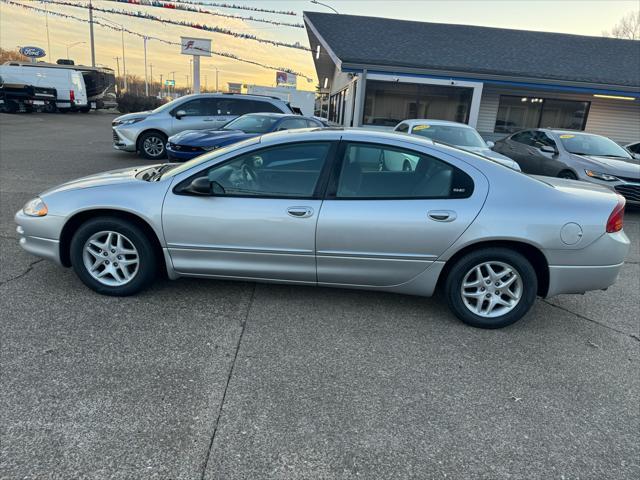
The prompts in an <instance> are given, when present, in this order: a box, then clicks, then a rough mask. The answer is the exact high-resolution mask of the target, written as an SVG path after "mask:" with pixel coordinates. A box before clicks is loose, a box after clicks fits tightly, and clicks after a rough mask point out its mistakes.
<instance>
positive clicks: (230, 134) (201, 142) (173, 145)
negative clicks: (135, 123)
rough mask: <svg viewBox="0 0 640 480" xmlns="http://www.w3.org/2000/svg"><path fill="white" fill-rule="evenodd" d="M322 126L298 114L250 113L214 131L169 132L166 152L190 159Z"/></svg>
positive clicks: (172, 155)
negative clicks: (260, 138)
mask: <svg viewBox="0 0 640 480" xmlns="http://www.w3.org/2000/svg"><path fill="white" fill-rule="evenodd" d="M322 127H324V125H323V124H322V122H320V121H319V120H316V119H315V118H310V117H302V116H300V115H287V114H281V113H251V114H247V115H243V116H241V117H238V118H236V119H235V120H232V121H230V122H229V123H227V124H226V125H224V126H223V127H221V128H220V129H217V130H186V131H184V132H180V133H178V134H176V135H173V136H172V137H169V141H168V143H167V154H168V156H169V158H170V159H171V160H179V161H184V160H191V159H192V158H195V157H197V156H198V155H202V154H203V153H205V152H210V151H211V150H216V149H218V148H221V147H226V146H227V145H231V144H233V143H237V142H240V141H242V140H246V139H248V138H252V137H257V136H259V135H263V134H265V133H271V132H278V131H280V130H296V129H299V128H322Z"/></svg>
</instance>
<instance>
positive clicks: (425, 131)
mask: <svg viewBox="0 0 640 480" xmlns="http://www.w3.org/2000/svg"><path fill="white" fill-rule="evenodd" d="M411 133H413V134H415V135H420V136H421V137H427V138H430V139H431V140H436V141H438V142H443V143H448V144H449V145H455V146H457V147H480V148H487V144H486V143H484V140H483V139H482V137H481V136H480V134H479V133H478V132H476V131H475V130H473V129H472V128H469V127H458V126H455V125H427V124H423V125H416V126H415V127H413V130H411Z"/></svg>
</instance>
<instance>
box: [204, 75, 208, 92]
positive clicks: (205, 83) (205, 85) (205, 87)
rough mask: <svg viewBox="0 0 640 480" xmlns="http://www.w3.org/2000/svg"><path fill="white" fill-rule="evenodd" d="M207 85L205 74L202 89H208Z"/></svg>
mask: <svg viewBox="0 0 640 480" xmlns="http://www.w3.org/2000/svg"><path fill="white" fill-rule="evenodd" d="M207 85H208V82H207V76H206V75H205V76H204V91H205V92H206V91H207V90H208V87H207Z"/></svg>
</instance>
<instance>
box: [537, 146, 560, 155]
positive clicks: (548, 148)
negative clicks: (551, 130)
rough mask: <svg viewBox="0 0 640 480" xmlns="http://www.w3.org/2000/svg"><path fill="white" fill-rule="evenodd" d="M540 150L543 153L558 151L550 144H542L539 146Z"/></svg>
mask: <svg viewBox="0 0 640 480" xmlns="http://www.w3.org/2000/svg"><path fill="white" fill-rule="evenodd" d="M540 151H541V152H544V153H551V154H553V155H555V154H556V153H558V151H557V150H556V149H555V148H554V147H552V146H551V145H543V146H541V147H540Z"/></svg>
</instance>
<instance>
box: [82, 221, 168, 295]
mask: <svg viewBox="0 0 640 480" xmlns="http://www.w3.org/2000/svg"><path fill="white" fill-rule="evenodd" d="M70 254H71V255H70V256H71V264H72V266H73V269H74V271H75V272H76V274H77V275H78V277H79V278H80V280H82V282H83V283H84V284H85V285H87V286H88V287H89V288H91V289H92V290H95V291H96V292H98V293H101V294H104V295H113V296H126V295H133V294H135V293H137V292H139V291H141V290H143V289H145V288H146V287H148V286H149V285H150V284H151V283H152V282H153V280H154V278H155V275H156V265H157V263H156V255H155V252H154V249H153V245H152V244H151V241H150V240H149V238H148V237H147V235H146V234H145V233H144V232H143V231H142V230H141V229H140V228H139V227H138V226H137V225H135V224H134V223H131V222H128V221H126V220H122V219H120V218H113V217H102V218H96V219H93V220H89V221H87V222H86V223H84V224H82V225H81V226H80V228H79V229H78V230H77V231H76V233H75V234H74V236H73V238H72V240H71V251H70Z"/></svg>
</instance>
